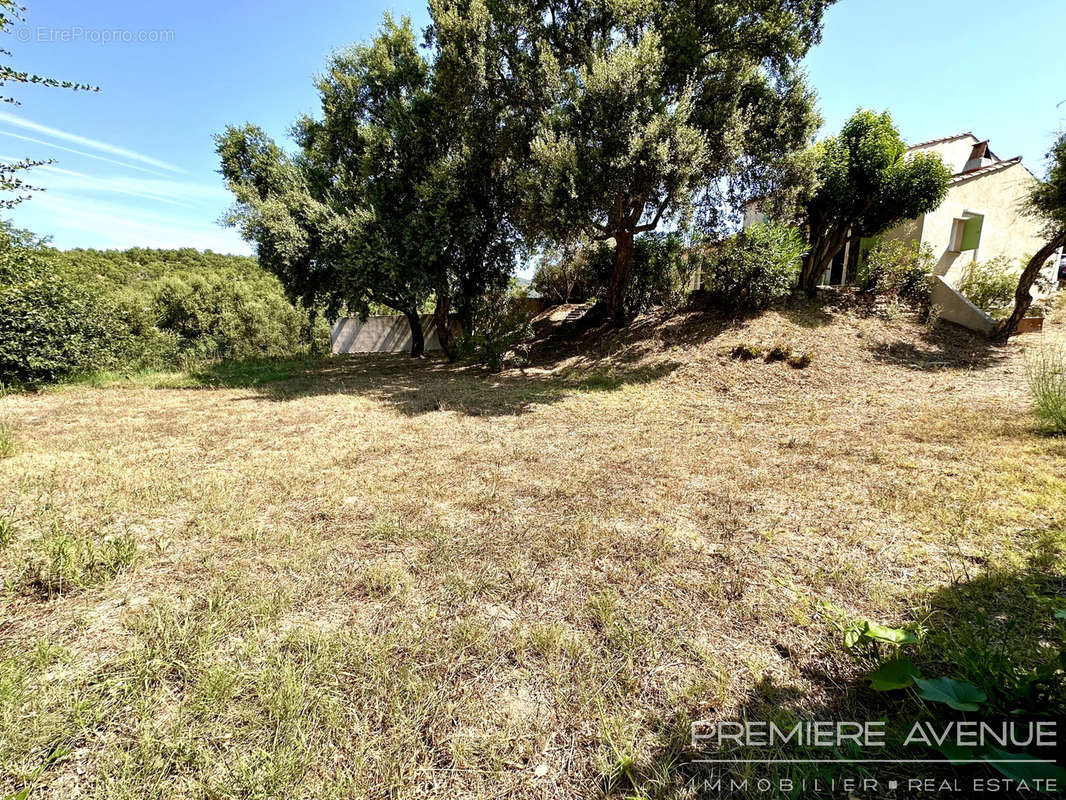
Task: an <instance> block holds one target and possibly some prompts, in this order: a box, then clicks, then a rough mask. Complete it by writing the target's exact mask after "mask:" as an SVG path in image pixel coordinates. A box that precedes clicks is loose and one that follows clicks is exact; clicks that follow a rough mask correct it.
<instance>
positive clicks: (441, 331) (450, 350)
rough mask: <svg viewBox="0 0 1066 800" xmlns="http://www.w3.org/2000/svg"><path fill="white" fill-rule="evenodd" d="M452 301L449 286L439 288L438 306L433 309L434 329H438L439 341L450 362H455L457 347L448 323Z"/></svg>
mask: <svg viewBox="0 0 1066 800" xmlns="http://www.w3.org/2000/svg"><path fill="white" fill-rule="evenodd" d="M451 307H452V299H451V296H450V295H449V294H448V287H447V286H438V287H437V304H436V305H435V306H434V307H433V327H434V328H436V329H437V341H439V342H440V348H441V350H443V351H444V355H446V356H447V357H448V360H449V361H455V345H454V343H453V341H452V328H451V325H450V324H449V322H448V312H449V311H450V310H451Z"/></svg>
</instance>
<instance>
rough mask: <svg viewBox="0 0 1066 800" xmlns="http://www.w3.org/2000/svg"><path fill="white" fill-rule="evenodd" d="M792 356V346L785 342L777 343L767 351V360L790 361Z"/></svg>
mask: <svg viewBox="0 0 1066 800" xmlns="http://www.w3.org/2000/svg"><path fill="white" fill-rule="evenodd" d="M790 358H792V348H791V347H789V346H788V345H785V344H775V345H774V346H773V347H771V348H770V349H769V350H768V351H767V353H766V361H767V362H773V361H788V360H789V359H790Z"/></svg>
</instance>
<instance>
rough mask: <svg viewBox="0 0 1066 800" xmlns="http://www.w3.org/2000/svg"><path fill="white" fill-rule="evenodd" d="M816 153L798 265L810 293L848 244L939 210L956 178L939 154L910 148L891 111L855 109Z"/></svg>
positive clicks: (818, 144) (816, 149) (818, 146)
mask: <svg viewBox="0 0 1066 800" xmlns="http://www.w3.org/2000/svg"><path fill="white" fill-rule="evenodd" d="M813 157H814V162H815V178H816V188H815V190H814V192H813V193H812V194H811V197H810V199H809V200H808V201H807V203H806V207H805V209H804V219H803V222H804V224H805V227H806V230H807V244H808V250H807V254H806V255H805V256H804V258H803V265H802V268H801V270H800V286H801V287H802V288H803V289H806V290H807V292H808V293H813V292H814V290H815V287H816V286H817V285H818V278H819V276H821V275H822V273H823V272H824V271H825V269H826V267H827V266H828V265H829V264H830V263H831V262H832V260H833V258H834V257H835V256H836V255H837V253H839V252H840V250H841V249H842V248H843V247H844V245H845V244H847V243H848V242H849V241H857V240H858V239H860V238H862V237H864V236H876V235H877V234H879V233H883V232H884V231H887V230H889V229H891V228H894V227H895V226H896V225H899V224H900V223H901V222H904V221H906V220H909V219H913V218H915V217H918V216H920V215H922V214H926V213H928V212H930V211H933V210H934V209H936V208H937V207H938V206H939V205H940V204H941V203H942V202H943V201H944V196H945V195H946V194H947V188H948V181H949V180H950V179H951V171H950V170H949V169H948V168H947V167H946V166H944V163H943V162H942V161H941V160H940V157H939V156H938V155H936V154H934V153H917V154H914V155H912V156H908V155H907V146H906V145H905V144H904V143H903V139H902V138H901V137H900V135H899V131H898V130H897V129H896V126H895V125H894V124H893V122H892V117H891V116H890V115H889V114H888V112H887V111H886V112H884V113H882V114H875V113H873V112H872V111H863V110H860V111H857V112H856V113H855V114H854V115H852V117H851V118H850V119H849V120H848V121H847V122H846V123H844V127H843V128H842V129H841V131H840V135H839V136H833V137H830V138H828V139H824V140H823V141H820V142H818V143H817V144H816V145H815V146H814V148H813Z"/></svg>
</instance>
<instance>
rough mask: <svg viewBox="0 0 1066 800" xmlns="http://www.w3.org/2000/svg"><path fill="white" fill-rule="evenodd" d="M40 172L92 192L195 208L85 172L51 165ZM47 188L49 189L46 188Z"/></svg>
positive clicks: (160, 194)
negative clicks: (61, 177)
mask: <svg viewBox="0 0 1066 800" xmlns="http://www.w3.org/2000/svg"><path fill="white" fill-rule="evenodd" d="M37 169H39V170H44V171H46V172H51V173H54V174H56V175H65V176H69V177H71V178H74V179H75V185H78V186H84V187H86V188H88V189H91V190H100V191H104V192H117V193H119V194H127V195H129V196H131V197H143V198H145V199H147V200H157V201H158V202H160V203H167V204H169V205H172V206H183V207H185V208H195V206H194V205H193V204H192V203H185V202H182V201H181V200H175V199H174V198H173V197H168V196H167V195H165V194H163V193H162V192H155V191H151V190H149V189H145V188H139V187H138V186H136V185H132V186H131V185H130V184H129V183H127V182H126V181H123V180H122V179H117V180H111V179H109V178H97V177H94V176H92V175H86V174H85V173H84V172H75V171H74V170H72V169H63V168H62V167H54V166H52V165H51V164H45V165H42V166H40V167H37ZM46 188H47V187H46Z"/></svg>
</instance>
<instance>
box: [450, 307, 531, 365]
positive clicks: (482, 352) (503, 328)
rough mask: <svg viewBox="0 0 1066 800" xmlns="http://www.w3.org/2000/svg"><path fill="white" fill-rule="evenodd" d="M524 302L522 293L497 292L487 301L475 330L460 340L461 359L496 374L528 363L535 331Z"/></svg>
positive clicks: (476, 320)
mask: <svg viewBox="0 0 1066 800" xmlns="http://www.w3.org/2000/svg"><path fill="white" fill-rule="evenodd" d="M525 298H526V295H525V292H523V291H521V290H507V291H503V292H496V293H493V294H490V295H488V296H487V297H486V298H484V300H483V302H482V303H481V304H480V307H479V308H478V311H477V313H476V314H475V316H474V321H473V330H472V331H470V332H469V333H467V334H464V335H463V337H462V338H461V339H460V340H459V345H458V348H457V350H458V353H459V355H460V357H463V358H468V359H470V360H472V361H474V362H475V363H478V364H482V365H484V366H486V367H488V368H489V369H491V370H493V371H499V370H501V369H503V368H504V367H506V366H512V367H519V366H522V365H524V364H525V363H527V361H528V358H529V341H530V339H532V337H533V327H532V325H531V324H530V313H529V310H528V308H527V307H526V306H525V303H524V301H525Z"/></svg>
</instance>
